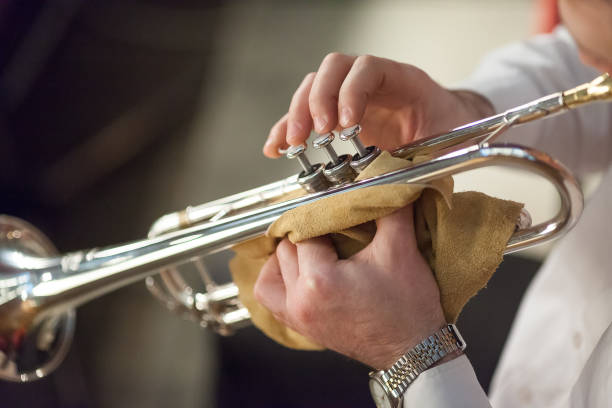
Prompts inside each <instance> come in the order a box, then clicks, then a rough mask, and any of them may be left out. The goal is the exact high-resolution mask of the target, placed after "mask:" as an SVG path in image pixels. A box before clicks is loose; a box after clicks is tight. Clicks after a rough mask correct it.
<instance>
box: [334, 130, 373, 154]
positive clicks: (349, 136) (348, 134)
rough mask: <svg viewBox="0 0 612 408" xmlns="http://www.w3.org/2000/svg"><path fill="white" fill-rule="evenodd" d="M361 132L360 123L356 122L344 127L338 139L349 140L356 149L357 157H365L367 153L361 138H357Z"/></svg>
mask: <svg viewBox="0 0 612 408" xmlns="http://www.w3.org/2000/svg"><path fill="white" fill-rule="evenodd" d="M360 133H361V125H359V124H357V125H354V126H351V127H348V128H346V129H343V130H342V132H340V140H342V141H344V142H346V141H349V142H351V144H352V145H353V147H354V148H355V150H357V154H358V155H359V157H365V156H366V155H367V154H368V150H367V149H366V148H365V147H364V146H363V143H361V140H360V139H359V134H360Z"/></svg>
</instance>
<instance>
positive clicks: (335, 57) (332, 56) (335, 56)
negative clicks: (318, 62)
mask: <svg viewBox="0 0 612 408" xmlns="http://www.w3.org/2000/svg"><path fill="white" fill-rule="evenodd" d="M344 58H346V55H344V54H342V53H340V52H337V51H334V52H330V53H329V54H327V55H326V56H325V58H323V63H324V64H333V63H335V62H337V61H341V60H343V59H344Z"/></svg>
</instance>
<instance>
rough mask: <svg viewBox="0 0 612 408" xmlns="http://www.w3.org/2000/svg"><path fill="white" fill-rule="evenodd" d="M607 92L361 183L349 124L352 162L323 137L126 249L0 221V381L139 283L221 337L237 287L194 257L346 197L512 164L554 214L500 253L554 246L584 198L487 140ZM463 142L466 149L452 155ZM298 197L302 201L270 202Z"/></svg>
mask: <svg viewBox="0 0 612 408" xmlns="http://www.w3.org/2000/svg"><path fill="white" fill-rule="evenodd" d="M611 85H612V81H611V79H610V77H609V76H608V75H607V74H606V75H602V76H601V77H599V78H597V79H595V80H594V81H592V82H591V83H588V84H585V85H582V86H580V87H578V88H574V89H571V90H569V91H566V92H559V93H555V94H553V95H550V96H547V97H544V98H541V99H539V100H536V101H534V102H531V103H528V104H526V105H523V106H520V107H517V108H514V109H511V110H509V111H507V112H504V113H502V114H499V115H496V116H492V117H489V118H486V119H483V120H480V121H477V122H474V123H471V124H468V125H465V126H462V127H459V128H457V129H454V130H452V131H450V132H448V133H446V134H443V135H439V136H434V137H431V138H428V139H424V140H419V141H417V142H415V143H412V144H410V145H406V146H403V147H401V148H399V149H397V150H395V151H394V152H393V154H394V155H396V156H399V157H404V158H409V157H411V156H414V155H415V154H416V153H422V152H427V153H428V154H430V155H431V156H432V159H431V160H430V161H428V162H425V163H421V164H418V165H414V166H412V167H410V168H406V169H402V170H397V171H394V172H390V173H387V174H383V175H380V176H378V177H373V178H370V179H366V180H362V181H359V182H353V181H352V180H353V178H354V176H355V175H356V174H357V173H358V172H359V171H361V170H362V169H363V168H364V167H365V166H366V165H367V164H368V163H369V162H371V161H372V160H373V159H374V158H375V157H376V156H377V154H378V153H379V150H378V149H377V148H376V147H371V146H370V147H364V146H363V145H362V144H361V142H360V141H359V137H358V134H359V131H360V128H359V126H354V127H352V128H349V129H345V130H344V131H343V132H342V133H341V134H340V138H341V139H343V140H346V141H349V142H351V143H352V144H353V145H354V147H355V149H356V150H357V153H356V154H355V155H352V156H351V155H342V156H338V155H337V154H336V153H335V152H334V151H333V149H332V148H331V145H330V144H329V143H330V142H331V139H332V138H333V135H323V136H322V137H321V138H318V139H317V140H315V143H314V145H315V147H318V148H321V149H325V151H326V152H327V154H328V156H329V158H330V161H329V163H327V164H315V165H313V164H311V163H310V162H309V161H308V159H307V158H306V156H305V155H304V149H305V147H304V146H299V147H293V148H291V149H289V151H288V152H287V156H288V157H290V158H295V159H297V160H298V161H299V162H300V164H301V166H302V168H303V170H302V171H301V172H300V174H298V175H295V176H292V177H289V178H287V179H285V180H281V181H278V182H276V183H272V184H268V185H266V186H263V187H259V188H256V189H253V190H250V191H246V192H243V193H239V194H236V195H233V196H230V197H227V198H223V199H220V200H216V201H213V202H210V203H207V204H203V205H199V206H196V207H188V208H187V209H185V210H183V211H180V212H176V213H172V214H168V215H164V216H162V217H161V218H160V219H158V220H157V221H156V222H155V223H154V224H153V226H152V227H151V230H150V233H149V237H148V238H147V239H144V240H141V241H135V242H131V243H128V244H123V245H118V246H112V247H106V248H96V249H88V250H84V251H78V252H72V253H67V254H64V255H60V254H58V253H57V251H56V250H55V248H54V247H53V245H52V244H51V242H50V241H49V240H48V239H47V238H46V237H45V236H44V235H43V234H42V233H41V232H40V231H38V230H37V229H36V228H34V227H33V226H32V225H30V224H28V223H27V222H25V221H23V220H20V219H17V218H14V217H11V216H7V215H0V378H2V379H5V380H9V381H17V382H25V381H30V380H34V379H37V378H41V377H44V376H45V375H47V374H48V373H50V372H51V371H53V369H54V368H56V367H57V366H58V365H59V364H60V362H61V361H62V359H63V358H64V356H65V355H66V353H67V350H68V348H69V347H70V343H71V339H72V336H73V332H74V327H75V308H76V307H77V306H79V305H82V304H83V303H85V302H87V301H89V300H91V299H95V298H97V297H99V296H102V295H104V294H107V293H109V292H111V291H113V290H115V289H118V288H121V287H123V286H126V285H128V284H130V283H132V282H136V281H138V280H141V279H145V278H146V283H147V286H148V287H149V289H150V291H151V292H152V293H153V294H154V295H155V296H156V297H158V298H159V299H160V300H161V301H162V302H164V303H165V304H166V305H167V306H168V307H169V308H171V309H173V310H175V311H177V312H179V313H181V314H183V315H185V316H188V317H189V318H191V319H193V320H195V321H197V322H199V323H200V324H201V325H202V326H204V327H209V328H212V329H213V330H215V331H217V332H219V333H221V334H229V333H231V332H232V331H234V330H235V329H236V328H238V327H240V326H242V325H244V324H247V323H248V322H249V312H248V311H247V310H246V309H245V308H244V307H243V306H242V305H241V304H240V302H239V300H238V298H237V296H238V290H237V288H236V286H235V285H233V284H231V283H229V284H221V285H220V284H216V283H215V282H214V281H213V280H212V279H211V278H210V276H209V275H208V274H207V273H206V270H205V268H204V267H203V265H202V264H201V262H200V260H199V259H198V258H199V257H202V256H203V255H206V254H211V253H213V252H216V251H220V250H223V249H227V248H230V247H232V246H233V245H234V244H237V243H239V242H242V241H245V240H247V239H250V238H253V237H256V236H259V235H262V234H264V233H265V231H266V229H267V228H268V226H269V225H270V224H272V223H273V222H274V221H275V220H276V219H277V218H278V217H279V216H280V215H281V214H283V213H284V212H286V211H288V210H291V209H292V208H296V207H298V206H301V205H304V204H308V203H311V202H314V201H316V200H320V199H322V198H325V197H330V196H333V195H336V194H342V193H345V192H348V191H352V190H355V189H359V188H363V187H369V186H376V185H383V184H397V183H426V182H429V181H432V180H434V179H437V178H440V177H446V176H450V175H453V174H455V173H458V172H461V171H465V170H471V169H475V168H480V167H485V166H490V165H496V166H497V165H507V166H514V167H521V168H524V169H529V170H531V171H533V172H534V173H537V174H539V175H541V176H543V177H544V178H546V179H547V180H549V181H550V182H551V183H552V184H553V185H554V186H555V187H556V189H557V191H558V193H559V196H560V200H561V205H560V208H559V211H558V213H557V214H556V215H554V216H553V217H552V218H551V219H550V220H548V221H547V222H545V223H541V224H538V225H533V226H532V225H531V223H530V221H529V219H528V214H527V213H524V214H523V216H522V217H521V218H522V219H521V220H520V221H517V229H516V231H515V233H514V235H513V236H512V237H511V239H510V240H509V242H508V245H507V249H506V253H509V252H514V251H518V250H521V249H524V248H528V247H531V246H533V245H536V244H539V243H543V242H546V241H548V240H550V239H552V238H555V237H558V236H560V235H562V234H563V233H565V232H566V231H568V230H569V229H570V228H572V226H573V225H574V224H575V223H576V221H577V219H578V217H579V216H580V214H581V212H582V206H583V203H582V193H581V190H580V187H579V186H578V183H577V182H576V180H575V178H574V177H573V176H572V174H571V173H570V172H569V171H568V170H567V169H566V168H565V167H564V166H563V165H562V164H561V163H559V162H557V161H556V160H554V159H553V158H551V157H550V156H548V155H547V154H545V153H542V152H538V151H536V150H533V149H530V148H526V147H521V146H517V145H494V144H489V142H491V141H492V140H493V139H494V138H495V137H496V136H498V135H499V134H500V133H501V132H503V131H504V130H506V129H508V128H509V127H511V126H513V125H517V124H521V123H525V122H528V121H531V120H534V119H537V118H541V117H547V116H551V115H553V114H555V113H559V112H562V111H564V110H566V109H569V108H573V107H576V106H579V105H583V104H586V103H590V102H592V101H597V100H611V99H612V86H611ZM467 141H472V142H473V143H472V144H471V145H469V146H468V147H458V146H459V145H463V146H465V145H466V144H467V143H465V142H467ZM300 188H303V189H305V190H306V191H307V192H308V194H306V195H304V196H301V197H299V198H296V199H292V200H289V201H282V202H277V201H278V199H279V197H281V196H283V195H284V194H285V193H288V192H291V191H294V190H297V189H300ZM188 261H194V262H195V265H196V268H198V269H199V270H200V272H201V275H202V278H203V280H204V283H205V287H206V291H205V292H197V291H196V290H194V289H193V288H192V287H191V286H189V285H188V284H187V282H186V280H185V279H184V278H183V277H182V275H181V274H180V273H179V272H178V271H177V269H176V266H177V265H179V264H181V263H185V262H188ZM154 275H157V276H155V277H154Z"/></svg>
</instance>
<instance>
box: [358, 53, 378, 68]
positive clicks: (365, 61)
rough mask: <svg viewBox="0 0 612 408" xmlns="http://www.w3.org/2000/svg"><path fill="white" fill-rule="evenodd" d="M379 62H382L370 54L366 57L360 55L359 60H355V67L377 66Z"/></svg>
mask: <svg viewBox="0 0 612 408" xmlns="http://www.w3.org/2000/svg"><path fill="white" fill-rule="evenodd" d="M379 61H380V58H378V57H375V56H373V55H370V54H365V55H360V56H359V57H357V59H356V60H355V65H356V66H357V67H358V68H364V67H369V66H373V65H376V64H378V63H379Z"/></svg>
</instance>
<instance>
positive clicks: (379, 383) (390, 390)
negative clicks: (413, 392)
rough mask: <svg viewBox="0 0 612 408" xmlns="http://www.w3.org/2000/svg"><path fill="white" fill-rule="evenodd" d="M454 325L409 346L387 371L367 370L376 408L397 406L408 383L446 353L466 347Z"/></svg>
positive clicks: (397, 407) (393, 407) (399, 405)
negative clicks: (410, 347)
mask: <svg viewBox="0 0 612 408" xmlns="http://www.w3.org/2000/svg"><path fill="white" fill-rule="evenodd" d="M465 347H466V344H465V341H464V340H463V337H461V334H460V333H459V330H457V327H456V326H455V325H454V324H449V325H447V326H445V327H443V328H442V329H441V330H440V331H438V332H436V333H434V334H432V335H431V336H429V337H428V338H426V339H425V340H423V341H422V342H420V343H419V344H417V345H416V346H415V347H413V348H412V349H410V350H409V351H408V352H407V353H406V354H404V355H403V356H402V357H401V358H400V359H399V360H397V361H396V362H395V364H393V365H392V366H391V368H389V369H388V370H380V371H372V372H371V373H370V393H371V394H372V399H374V402H375V403H376V407H377V408H400V407H401V406H402V400H403V397H404V393H405V392H406V390H407V389H408V386H410V384H412V383H413V382H414V380H416V378H417V377H418V376H419V374H421V373H422V372H423V371H425V370H427V369H428V368H429V367H431V366H432V365H433V364H435V363H436V362H437V361H439V360H440V359H441V358H443V357H444V356H446V355H447V354H450V353H453V352H456V351H463V350H465Z"/></svg>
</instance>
